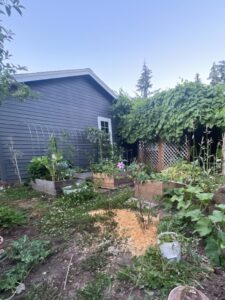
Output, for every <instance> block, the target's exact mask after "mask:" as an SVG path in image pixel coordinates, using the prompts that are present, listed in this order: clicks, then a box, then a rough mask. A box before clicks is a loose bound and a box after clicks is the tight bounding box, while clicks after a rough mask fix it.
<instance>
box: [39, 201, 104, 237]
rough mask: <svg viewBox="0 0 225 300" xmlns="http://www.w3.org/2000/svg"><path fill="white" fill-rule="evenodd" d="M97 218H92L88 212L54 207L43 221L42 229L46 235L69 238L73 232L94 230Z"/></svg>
mask: <svg viewBox="0 0 225 300" xmlns="http://www.w3.org/2000/svg"><path fill="white" fill-rule="evenodd" d="M97 219H98V217H97V216H91V215H89V214H88V213H87V212H86V211H83V210H79V209H77V208H76V207H75V208H63V207H61V206H57V205H53V206H51V207H50V208H49V211H48V213H46V215H45V216H44V217H43V218H42V219H41V221H40V228H41V231H42V232H44V233H48V234H51V235H53V236H56V235H58V234H62V235H63V236H64V237H67V236H68V235H69V234H70V233H71V232H72V231H83V230H87V231H89V230H91V231H93V230H94V227H93V226H94V223H95V222H96V221H97Z"/></svg>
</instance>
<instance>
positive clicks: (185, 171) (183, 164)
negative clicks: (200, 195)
mask: <svg viewBox="0 0 225 300" xmlns="http://www.w3.org/2000/svg"><path fill="white" fill-rule="evenodd" d="M161 174H162V177H163V178H164V179H167V180H171V181H176V182H181V183H186V184H192V183H195V182H196V180H197V179H198V177H199V176H201V174H202V169H201V168H200V167H199V166H198V165H196V163H188V162H187V161H183V160H181V161H179V162H177V163H176V164H175V165H174V166H171V167H169V168H167V169H165V170H163V171H161Z"/></svg>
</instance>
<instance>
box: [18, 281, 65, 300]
mask: <svg viewBox="0 0 225 300" xmlns="http://www.w3.org/2000/svg"><path fill="white" fill-rule="evenodd" d="M40 299H41V300H62V298H61V297H60V295H59V291H58V289H57V288H56V287H54V286H53V285H52V284H50V283H47V282H43V283H40V284H37V285H32V287H31V289H30V291H29V292H28V293H27V294H25V295H24V296H23V300H40Z"/></svg>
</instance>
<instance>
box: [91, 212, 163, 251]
mask: <svg viewBox="0 0 225 300" xmlns="http://www.w3.org/2000/svg"><path fill="white" fill-rule="evenodd" d="M112 212H113V214H114V216H113V220H114V221H115V222H116V224H117V226H116V233H117V235H118V236H119V237H120V238H122V239H125V242H124V246H125V247H126V248H127V249H126V250H128V251H130V252H131V254H132V255H133V256H140V255H143V254H144V253H145V252H146V250H147V249H148V248H149V247H150V246H153V245H156V236H157V224H158V222H159V218H158V217H156V218H154V217H153V218H152V221H151V223H150V224H149V225H148V226H147V228H145V229H143V227H142V226H141V224H140V222H139V220H138V217H137V212H134V211H131V210H126V209H114V210H112ZM105 213H106V211H105V210H96V211H92V212H91V214H92V215H96V214H100V215H104V214H105Z"/></svg>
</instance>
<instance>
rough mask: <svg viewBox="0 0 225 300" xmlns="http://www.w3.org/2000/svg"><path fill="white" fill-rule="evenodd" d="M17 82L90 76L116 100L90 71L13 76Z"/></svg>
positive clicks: (112, 92)
mask: <svg viewBox="0 0 225 300" xmlns="http://www.w3.org/2000/svg"><path fill="white" fill-rule="evenodd" d="M14 76H15V79H16V80H17V81H18V82H31V81H38V80H47V79H56V78H65V77H76V76H90V77H91V78H93V79H94V80H95V81H96V82H97V83H98V84H99V85H100V86H101V87H102V88H103V89H104V90H105V91H106V92H107V93H108V94H109V95H111V96H112V97H113V98H116V97H117V95H116V93H115V92H114V91H112V90H111V89H110V88H109V87H108V86H107V85H106V84H105V83H104V82H103V81H102V80H101V79H100V78H99V77H98V76H97V75H96V74H95V73H94V72H93V71H92V70H91V69H89V68H86V69H74V70H61V71H47V72H37V73H23V74H16V75H14Z"/></svg>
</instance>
